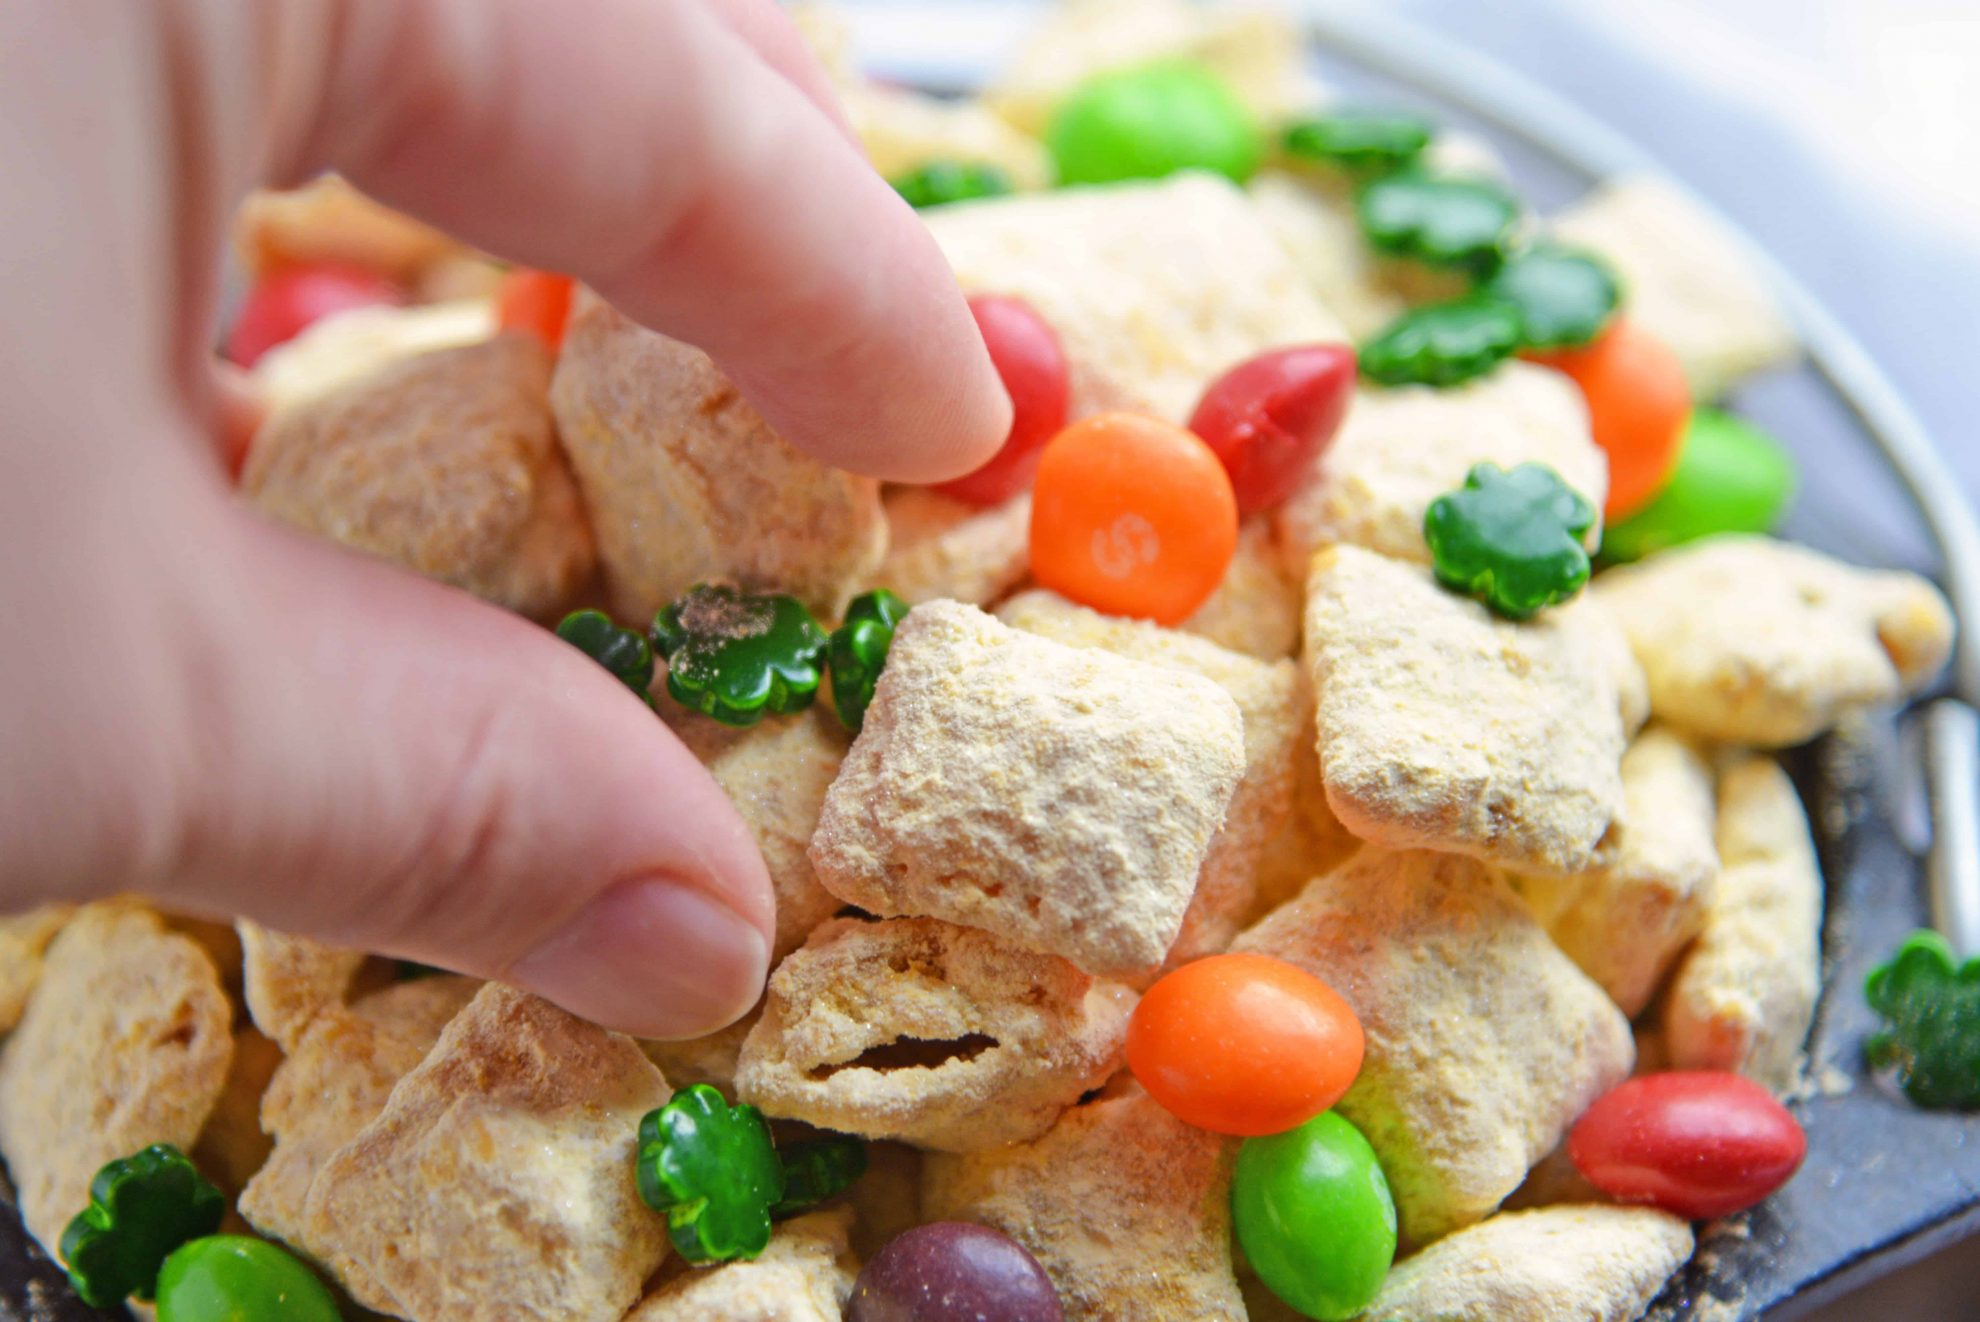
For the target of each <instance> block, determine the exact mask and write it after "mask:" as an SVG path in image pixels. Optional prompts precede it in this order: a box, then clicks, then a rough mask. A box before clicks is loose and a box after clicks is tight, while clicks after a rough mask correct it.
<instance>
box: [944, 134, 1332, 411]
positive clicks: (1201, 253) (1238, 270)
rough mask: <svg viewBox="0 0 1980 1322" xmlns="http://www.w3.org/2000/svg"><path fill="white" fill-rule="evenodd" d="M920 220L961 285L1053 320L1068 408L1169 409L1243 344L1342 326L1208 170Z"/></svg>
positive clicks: (968, 205) (1245, 348)
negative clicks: (1068, 389)
mask: <svg viewBox="0 0 1980 1322" xmlns="http://www.w3.org/2000/svg"><path fill="white" fill-rule="evenodd" d="M925 219H926V220H927V223H928V228H929V229H930V230H931V231H933V233H934V235H935V238H936V241H937V242H938V243H940V244H941V245H942V251H943V253H944V254H945V255H946V256H947V257H948V259H949V265H950V266H952V267H954V268H955V272H956V276H957V278H958V279H960V280H961V281H962V284H963V287H964V288H965V289H967V290H969V291H971V292H977V291H982V292H985V293H996V294H1008V295H1012V296H1015V297H1017V298H1022V299H1023V300H1024V301H1025V302H1027V303H1029V304H1030V305H1031V306H1032V307H1033V308H1034V309H1036V310H1037V312H1038V315H1039V316H1041V317H1043V318H1044V319H1045V321H1046V322H1047V324H1049V325H1050V326H1051V327H1052V329H1053V330H1054V331H1055V332H1057V334H1058V337H1059V343H1060V345H1061V346H1062V347H1063V348H1064V350H1065V353H1066V366H1067V369H1068V370H1069V372H1070V374H1071V384H1072V413H1071V416H1072V417H1074V418H1081V417H1085V416H1086V415H1088V414H1091V413H1099V412H1103V411H1106V410H1110V409H1127V410H1130V411H1133V412H1138V413H1150V414H1153V415H1154V416H1156V417H1158V418H1167V419H1169V420H1171V421H1175V422H1180V421H1182V420H1184V419H1186V418H1187V417H1188V416H1189V414H1190V411H1191V410H1192V409H1194V408H1195V406H1196V401H1197V398H1198V397H1199V396H1200V395H1201V394H1202V393H1203V390H1204V387H1206V386H1208V385H1209V384H1210V382H1211V381H1213V380H1215V379H1216V378H1217V376H1219V375H1220V374H1221V373H1222V372H1224V371H1225V370H1226V369H1227V368H1230V367H1233V366H1235V365H1236V364H1238V363H1240V362H1242V361H1244V360H1245V359H1247V358H1250V357H1252V356H1253V355H1254V354H1258V353H1262V352H1263V351H1264V350H1266V349H1273V348H1279V347H1281V346H1284V345H1287V344H1308V343H1312V342H1314V341H1316V340H1337V339H1341V338H1343V334H1342V332H1341V329H1340V327H1339V326H1338V325H1337V324H1336V323H1335V322H1334V320H1333V318H1331V317H1329V316H1328V315H1327V314H1326V313H1325V312H1323V311H1322V310H1321V308H1320V306H1319V304H1317V303H1315V302H1314V301H1313V296H1312V295H1311V294H1310V293H1308V292H1307V288H1306V283H1305V281H1304V280H1302V279H1301V278H1300V275H1299V272H1298V271H1297V270H1295V269H1294V267H1293V265H1292V262H1291V260H1290V259H1289V258H1288V257H1287V256H1286V254H1285V250H1284V249H1282V248H1280V246H1279V244H1278V241H1277V240H1275V239H1274V238H1273V237H1272V235H1271V234H1270V233H1269V232H1268V231H1267V230H1266V229H1265V227H1264V225H1263V224H1262V223H1261V222H1260V220H1259V218H1258V215H1257V212H1256V210H1255V209H1254V208H1253V207H1252V205H1251V202H1250V201H1249V199H1247V198H1246V197H1245V195H1244V193H1243V192H1241V191H1240V190H1239V189H1238V188H1237V187H1236V186H1235V185H1233V184H1231V183H1230V182H1229V181H1227V180H1225V179H1223V178H1222V177H1220V176H1216V175H1208V174H1199V173H1190V174H1181V175H1176V176H1174V177H1172V178H1170V179H1166V180H1162V181H1160V182H1158V183H1130V184H1114V185H1108V186H1106V187H1100V188H1071V189H1065V190H1062V191H1058V192H1052V193H1036V194H1028V195H1024V196H1018V197H1001V198H990V199H987V200H984V201H980V202H962V203H956V204H953V205H950V206H945V207H937V208H935V209H933V210H931V211H929V212H928V213H927V214H926V217H925Z"/></svg>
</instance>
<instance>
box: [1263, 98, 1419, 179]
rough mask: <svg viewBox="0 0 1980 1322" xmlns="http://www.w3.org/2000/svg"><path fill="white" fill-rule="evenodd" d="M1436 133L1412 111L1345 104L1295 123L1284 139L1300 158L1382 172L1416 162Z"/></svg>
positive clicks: (1363, 171) (1353, 169) (1356, 170)
mask: <svg viewBox="0 0 1980 1322" xmlns="http://www.w3.org/2000/svg"><path fill="white" fill-rule="evenodd" d="M1436 131H1437V128H1436V125H1435V124H1433V123H1431V122H1430V121H1429V120H1428V119H1426V118H1424V117H1423V116H1422V115H1418V114H1414V113H1412V112H1410V111H1407V110H1384V109H1380V108H1378V107H1374V106H1342V107H1340V108H1338V109H1335V110H1330V111H1328V112H1327V113H1326V114H1324V115H1315V116H1313V117H1312V118H1310V119H1302V120H1300V121H1299V122H1298V123H1296V124H1294V125H1292V126H1291V127H1290V128H1288V129H1287V130H1286V132H1285V137H1284V143H1285V149H1286V153H1287V154H1288V155H1290V156H1292V157H1294V158H1296V159H1299V160H1307V161H1320V162H1324V163H1325V164H1328V165H1334V166H1339V167H1340V168H1341V169H1343V170H1348V171H1351V172H1353V173H1355V174H1360V175H1377V174H1387V173H1390V172H1391V171H1395V170H1400V169H1402V168H1403V167H1404V166H1406V165H1410V164H1412V163H1414V162H1415V160H1416V158H1417V157H1419V156H1421V155H1422V154H1423V149H1424V148H1425V147H1428V146H1429V145H1430V139H1431V138H1432V137H1434V136H1435V135H1436Z"/></svg>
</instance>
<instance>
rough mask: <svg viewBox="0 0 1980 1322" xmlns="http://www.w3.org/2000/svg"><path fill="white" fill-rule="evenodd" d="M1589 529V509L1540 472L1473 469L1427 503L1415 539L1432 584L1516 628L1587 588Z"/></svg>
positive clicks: (1524, 467)
mask: <svg viewBox="0 0 1980 1322" xmlns="http://www.w3.org/2000/svg"><path fill="white" fill-rule="evenodd" d="M1594 526H1595V507H1594V506H1593V505H1591V504H1590V503H1589V502H1588V501H1587V499H1586V498H1585V497H1583V496H1582V494H1581V493H1580V492H1578V491H1576V490H1575V489H1574V488H1572V487H1570V486H1569V485H1568V484H1567V483H1565V482H1563V481H1561V477H1560V474H1558V473H1556V472H1555V471H1554V470H1553V469H1551V468H1548V467H1547V466H1546V465H1545V464H1521V465H1519V467H1517V468H1515V469H1513V470H1512V471H1511V472H1507V471H1506V470H1505V469H1503V468H1500V467H1499V466H1498V465H1497V464H1479V465H1477V466H1475V467H1474V468H1473V469H1472V470H1471V472H1470V474H1468V475H1467V476H1466V477H1465V479H1464V485H1463V486H1462V487H1459V488H1458V489H1457V490H1456V491H1450V492H1446V493H1445V494H1443V495H1441V496H1439V497H1437V499H1435V500H1433V501H1431V502H1430V508H1429V510H1428V511H1427V512H1426V513H1425V514H1424V516H1423V538H1424V540H1425V541H1426V542H1428V543H1429V544H1430V560H1431V563H1432V564H1433V565H1434V566H1435V567H1436V571H1437V581H1438V582H1439V583H1442V584H1443V585H1444V586H1445V587H1447V588H1454V589H1456V590H1457V591H1459V592H1462V593H1464V594H1466V595H1467V596H1471V597H1476V598H1477V599H1478V600H1480V601H1482V602H1484V603H1485V605H1487V606H1488V607H1490V608H1491V609H1492V610H1493V611H1495V612H1497V613H1498V614H1500V615H1503V616H1505V617H1506V618H1507V619H1511V620H1524V619H1530V618H1531V617H1532V616H1534V615H1535V614H1537V613H1539V611H1540V609H1541V608H1542V607H1544V606H1551V605H1553V604H1555V603H1556V602H1561V601H1566V600H1567V599H1568V598H1569V597H1572V596H1573V595H1574V594H1575V593H1577V592H1579V591H1581V588H1582V585H1583V584H1585V583H1587V582H1588V575H1589V571H1590V566H1589V562H1588V552H1587V550H1586V548H1584V547H1583V545H1582V539H1583V538H1585V537H1586V536H1587V535H1588V530H1589V529H1590V528H1593V527H1594Z"/></svg>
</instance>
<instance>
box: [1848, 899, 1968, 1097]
mask: <svg viewBox="0 0 1980 1322" xmlns="http://www.w3.org/2000/svg"><path fill="white" fill-rule="evenodd" d="M1863 994H1864V996H1865V997H1866V998H1867V999H1868V1000H1869V1002H1870V1008H1871V1009H1872V1010H1875V1011H1876V1012H1877V1014H1878V1015H1880V1016H1881V1017H1882V1018H1883V1020H1884V1027H1883V1028H1882V1029H1881V1030H1879V1031H1878V1032H1877V1033H1875V1034H1873V1035H1872V1036H1871V1038H1870V1040H1869V1041H1868V1042H1866V1043H1865V1044H1864V1049H1865V1054H1866V1055H1867V1057H1868V1059H1869V1061H1870V1065H1871V1068H1873V1069H1880V1070H1883V1069H1895V1070H1896V1071H1897V1076H1898V1081H1899V1082H1900V1083H1902V1084H1903V1085H1904V1091H1905V1095H1906V1096H1908V1097H1910V1098H1911V1100H1912V1101H1914V1102H1916V1103H1918V1104H1919V1105H1920V1106H1926V1107H1931V1108H1933V1109H1935V1110H1958V1111H1971V1110H1974V1109H1976V1108H1980V959H1968V960H1967V961H1966V962H1965V963H1963V964H1955V963H1954V961H1953V953H1952V947H1951V946H1948V945H1947V944H1946V941H1945V938H1944V937H1942V936H1940V935H1939V934H1938V933H1936V932H1913V933H1912V934H1911V935H1910V936H1909V937H1908V938H1906V940H1905V943H1904V944H1903V945H1901V946H1899V947H1898V950H1897V954H1895V955H1893V956H1892V957H1891V959H1890V962H1889V963H1886V964H1880V965H1878V966H1877V967H1876V968H1875V969H1873V970H1871V973H1870V977H1869V980H1868V981H1867V982H1865V983H1864V987H1863Z"/></svg>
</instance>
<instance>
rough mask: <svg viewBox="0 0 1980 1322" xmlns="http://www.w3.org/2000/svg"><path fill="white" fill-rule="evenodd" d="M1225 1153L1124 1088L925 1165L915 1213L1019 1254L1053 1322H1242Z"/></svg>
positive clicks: (1228, 1149)
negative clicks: (1051, 1308)
mask: <svg viewBox="0 0 1980 1322" xmlns="http://www.w3.org/2000/svg"><path fill="white" fill-rule="evenodd" d="M1237 1146H1238V1145H1237V1141H1236V1140H1235V1139H1230V1138H1225V1137H1223V1136H1222V1135H1219V1134H1212V1133H1210V1132H1208V1131H1207V1130H1202V1129H1196V1128H1193V1127H1192V1126H1189V1125H1186V1124H1184V1123H1183V1122H1182V1121H1180V1120H1178V1119H1176V1118H1175V1117H1174V1116H1172V1115H1170V1114H1169V1113H1168V1112H1167V1111H1165V1110H1163V1109H1162V1108H1161V1107H1160V1106H1159V1105H1157V1104H1156V1102H1155V1101H1154V1099H1153V1098H1151V1097H1149V1096H1148V1095H1147V1094H1146V1093H1144V1092H1142V1091H1141V1090H1140V1089H1139V1088H1136V1087H1133V1086H1132V1085H1129V1086H1128V1087H1127V1088H1125V1089H1122V1090H1119V1091H1118V1092H1116V1093H1115V1094H1114V1095H1111V1096H1103V1097H1101V1098H1099V1099H1098V1100H1096V1101H1091V1102H1088V1103H1086V1104H1085V1105H1084V1106H1079V1107H1075V1108H1074V1109H1072V1110H1070V1111H1068V1112H1066V1113H1065V1114H1064V1115H1063V1116H1061V1117H1060V1118H1059V1123H1058V1124H1056V1125H1054V1126H1053V1127H1052V1129H1051V1132H1049V1133H1047V1134H1046V1135H1045V1136H1044V1137H1043V1138H1040V1139H1039V1140H1037V1141H1036V1142H1034V1143H1025V1144H1021V1145H1019V1146H1016V1147H1007V1148H999V1149H997V1150H995V1151H990V1152H981V1153H975V1154H973V1155H970V1156H964V1157H952V1156H940V1155H937V1156H931V1157H929V1158H928V1162H927V1167H926V1172H925V1175H924V1178H923V1183H922V1196H923V1213H924V1215H926V1216H927V1217H928V1218H929V1219H931V1220H945V1221H978V1222H981V1223H982V1224H984V1225H987V1226H994V1227H995V1228H997V1229H998V1230H1001V1231H1003V1232H1004V1233H1005V1234H1007V1235H1009V1236H1010V1237H1011V1238H1012V1239H1015V1240H1016V1241H1017V1242H1018V1243H1020V1244H1022V1245H1024V1246H1025V1248H1027V1249H1029V1250H1030V1251H1031V1255H1032V1256H1033V1257H1034V1258H1037V1259H1038V1262H1039V1265H1040V1266H1042V1267H1044V1268H1045V1272H1046V1274H1047V1275H1048V1276H1050V1277H1051V1278H1052V1284H1053V1285H1054V1286H1056V1287H1057V1289H1058V1292H1059V1299H1060V1302H1061V1303H1063V1304H1064V1306H1065V1311H1066V1322H1157V1320H1158V1319H1159V1320H1164V1322H1166V1319H1171V1318H1173V1319H1177V1320H1178V1322H1181V1319H1188V1322H1243V1319H1244V1316H1245V1311H1244V1302H1243V1300H1242V1298H1241V1297H1240V1296H1239V1293H1238V1285H1237V1280H1236V1278H1235V1276H1234V1275H1233V1273H1232V1269H1231V1234H1230V1215H1231V1213H1230V1185H1231V1170H1232V1167H1233V1165H1234V1164H1235V1162H1236V1160H1237Z"/></svg>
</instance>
